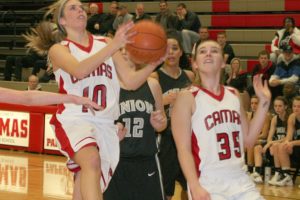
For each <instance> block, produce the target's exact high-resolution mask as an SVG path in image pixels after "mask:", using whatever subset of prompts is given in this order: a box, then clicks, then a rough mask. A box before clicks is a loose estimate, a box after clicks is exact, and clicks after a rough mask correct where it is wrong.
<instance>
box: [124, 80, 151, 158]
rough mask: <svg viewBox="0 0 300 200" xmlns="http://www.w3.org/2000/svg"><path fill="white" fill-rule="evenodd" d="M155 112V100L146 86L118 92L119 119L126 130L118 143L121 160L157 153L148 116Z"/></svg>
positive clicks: (145, 84)
mask: <svg viewBox="0 0 300 200" xmlns="http://www.w3.org/2000/svg"><path fill="white" fill-rule="evenodd" d="M154 110H155V100H154V97H153V95H152V92H151V90H150V87H149V85H148V82H146V83H144V84H143V85H142V86H141V87H140V88H139V89H137V90H135V91H132V90H130V91H129V90H125V89H122V88H121V90H120V117H119V119H121V120H122V121H123V122H124V123H125V127H126V128H127V133H126V136H125V138H124V139H123V140H122V141H121V143H120V148H121V149H120V150H121V152H120V154H121V157H123V158H129V157H130V158H132V157H143V156H153V155H154V154H155V153H156V152H157V145H156V135H155V130H154V128H153V127H152V125H151V124H150V114H151V112H152V111H154Z"/></svg>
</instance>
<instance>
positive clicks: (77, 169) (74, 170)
mask: <svg viewBox="0 0 300 200" xmlns="http://www.w3.org/2000/svg"><path fill="white" fill-rule="evenodd" d="M67 168H68V169H69V170H70V171H71V172H73V173H77V172H79V171H80V170H81V168H80V166H79V165H78V167H75V168H69V167H68V164H67Z"/></svg>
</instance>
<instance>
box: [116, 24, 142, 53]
mask: <svg viewBox="0 0 300 200" xmlns="http://www.w3.org/2000/svg"><path fill="white" fill-rule="evenodd" d="M133 27H134V23H133V21H130V22H128V23H125V24H123V25H121V26H120V27H119V28H118V30H117V32H116V34H115V37H114V38H113V40H112V42H113V43H114V44H115V45H116V46H117V49H119V48H121V47H124V45H125V44H127V43H132V40H131V38H132V36H134V35H135V34H136V32H135V31H130V30H131V29H132V28H133Z"/></svg>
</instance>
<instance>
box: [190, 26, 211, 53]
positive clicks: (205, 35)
mask: <svg viewBox="0 0 300 200" xmlns="http://www.w3.org/2000/svg"><path fill="white" fill-rule="evenodd" d="M198 34H199V40H198V41H197V42H196V43H195V44H194V46H193V50H192V54H193V55H194V53H195V47H196V46H197V45H199V44H200V43H201V42H203V41H205V40H208V39H209V32H208V28H207V27H200V28H199V31H198Z"/></svg>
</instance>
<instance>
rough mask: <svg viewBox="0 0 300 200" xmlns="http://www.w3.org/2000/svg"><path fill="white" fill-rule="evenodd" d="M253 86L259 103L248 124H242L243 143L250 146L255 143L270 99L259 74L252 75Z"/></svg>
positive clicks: (265, 82)
mask: <svg viewBox="0 0 300 200" xmlns="http://www.w3.org/2000/svg"><path fill="white" fill-rule="evenodd" d="M253 87H254V90H255V94H256V96H257V97H258V98H259V103H258V108H257V110H256V112H255V114H254V117H253V118H252V120H251V121H250V122H249V126H248V127H247V125H246V127H245V126H243V131H244V132H245V133H244V143H245V146H246V147H252V146H253V145H254V144H255V141H256V139H257V137H258V134H259V133H260V132H261V130H262V128H263V125H264V122H265V118H266V116H267V112H268V110H269V106H270V101H271V92H270V90H269V88H268V84H267V81H264V82H263V80H262V78H261V77H260V76H259V75H256V76H254V78H253ZM242 123H243V121H242Z"/></svg>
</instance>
